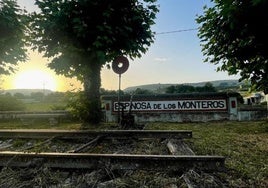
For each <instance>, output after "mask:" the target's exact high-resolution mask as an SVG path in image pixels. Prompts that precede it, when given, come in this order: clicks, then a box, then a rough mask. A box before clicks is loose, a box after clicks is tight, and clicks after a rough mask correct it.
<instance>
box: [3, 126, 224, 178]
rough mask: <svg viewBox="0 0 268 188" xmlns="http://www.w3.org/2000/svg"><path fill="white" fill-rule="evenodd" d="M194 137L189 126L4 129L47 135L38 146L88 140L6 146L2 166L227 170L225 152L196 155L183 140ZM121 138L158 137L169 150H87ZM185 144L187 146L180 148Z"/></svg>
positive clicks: (10, 134)
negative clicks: (56, 147)
mask: <svg viewBox="0 0 268 188" xmlns="http://www.w3.org/2000/svg"><path fill="white" fill-rule="evenodd" d="M190 138H192V131H189V130H180V131H173V130H172V131H171V130H161V131H160V130H158V131H155V130H102V131H67V130H0V139H6V140H7V139H14V140H15V139H45V141H42V142H41V144H40V142H39V145H38V146H40V145H42V144H47V143H49V142H52V143H53V142H54V140H56V139H59V140H63V142H65V141H64V140H65V139H67V140H69V139H70V140H81V139H82V140H86V142H84V141H83V142H82V143H80V142H79V143H80V144H78V145H77V146H76V147H75V149H74V150H71V151H64V152H46V151H45V152H44V151H42V150H40V151H38V152H32V151H28V150H19V151H10V150H4V151H3V149H2V151H0V167H2V168H25V169H29V168H39V167H42V168H43V167H44V168H49V169H57V170H63V171H70V170H71V171H72V170H86V171H88V170H90V171H97V170H99V169H105V170H107V169H109V171H125V170H131V171H133V170H145V171H155V172H160V171H167V172H169V173H175V174H176V173H177V172H180V174H182V173H183V172H187V171H189V170H191V169H197V170H198V171H202V172H219V171H220V172H222V171H224V170H225V158H224V157H223V156H204V155H201V156H200V155H194V153H193V152H192V151H191V149H189V148H188V146H187V145H186V144H185V143H184V142H183V139H190ZM117 139H119V140H122V139H123V140H125V141H120V142H116V143H120V144H122V145H125V144H127V142H130V141H131V142H136V141H138V140H142V141H143V140H145V141H147V140H158V142H159V143H161V144H162V145H163V143H165V144H166V150H167V151H169V152H167V153H166V154H137V153H133V154H130V153H118V152H117V151H112V150H108V151H112V153H108V152H106V153H94V152H91V153H89V152H88V150H84V149H85V148H87V147H88V146H91V145H92V144H93V143H96V142H99V141H102V140H106V142H107V143H106V144H107V145H108V148H109V147H110V146H109V144H112V142H113V140H117ZM109 140H111V141H109ZM159 140H161V142H160V141H159ZM162 140H164V141H162ZM177 141H178V142H177ZM153 142H156V141H152V143H153ZM176 143H177V145H176ZM165 144H164V145H165ZM33 147H34V146H33ZM49 147H50V146H49ZM102 147H103V146H102V145H100V148H101V149H103V148H102ZM127 147H129V146H127ZM157 147H158V146H157ZM160 147H163V146H160ZM178 148H179V149H178ZM181 148H183V150H182V151H180V152H178V150H180V149H181ZM185 148H186V150H185ZM7 149H8V148H7ZM158 149H159V148H158ZM187 150H188V151H189V150H190V152H185V151H187ZM187 181H188V180H187Z"/></svg>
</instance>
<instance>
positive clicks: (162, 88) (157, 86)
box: [124, 80, 241, 92]
mask: <svg viewBox="0 0 268 188" xmlns="http://www.w3.org/2000/svg"><path fill="white" fill-rule="evenodd" d="M208 82H210V83H212V84H213V86H214V87H218V86H220V85H224V86H239V85H241V83H240V82H239V81H238V80H216V81H207V82H197V83H182V84H184V85H191V86H194V87H203V86H204V85H205V84H206V83H208ZM172 85H181V84H176V83H174V84H148V85H140V86H133V87H128V88H126V89H124V91H125V92H132V91H135V90H136V89H137V88H140V89H146V90H150V91H154V92H164V91H165V89H166V88H167V87H169V86H172Z"/></svg>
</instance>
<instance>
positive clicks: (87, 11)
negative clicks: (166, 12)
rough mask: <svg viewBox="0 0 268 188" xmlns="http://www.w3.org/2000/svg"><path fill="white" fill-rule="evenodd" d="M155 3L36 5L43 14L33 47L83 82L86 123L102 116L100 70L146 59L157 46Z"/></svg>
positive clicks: (35, 25)
mask: <svg viewBox="0 0 268 188" xmlns="http://www.w3.org/2000/svg"><path fill="white" fill-rule="evenodd" d="M155 2H156V0H146V1H138V0H124V1H121V0H113V1H107V0H100V1H93V0H77V1H71V0H66V1H62V0H53V1H52V0H37V1H36V4H37V6H38V7H39V8H40V10H41V11H40V13H35V14H33V17H32V22H31V28H32V33H31V43H32V44H33V45H34V49H37V50H38V51H39V52H44V57H48V58H51V59H52V60H51V62H50V63H49V65H48V66H49V67H50V68H52V69H54V70H55V71H56V73H58V74H63V75H65V76H70V77H74V76H75V77H76V78H78V79H79V80H80V81H81V82H82V83H83V84H84V91H85V95H86V96H85V97H86V100H85V101H86V103H85V104H84V105H86V106H87V107H86V108H87V109H84V108H81V110H82V111H83V112H82V113H83V114H85V115H86V114H88V116H87V117H85V119H86V120H87V121H91V118H89V117H90V116H92V122H95V121H96V120H97V117H100V113H101V111H100V93H99V90H100V85H101V81H100V71H101V68H102V67H103V66H104V65H105V64H107V63H108V62H110V61H112V60H113V59H114V58H115V57H117V56H118V55H126V56H128V57H130V58H132V59H133V58H136V57H141V54H143V53H145V52H146V51H147V50H148V47H149V46H150V44H151V43H152V42H153V37H154V33H153V32H152V31H151V29H150V27H151V26H152V25H153V24H154V21H153V20H154V19H155V17H156V13H157V12H158V9H157V6H156V5H155ZM74 105H75V104H74ZM77 105H78V104H77ZM78 106H79V105H78ZM80 107H82V106H80ZM94 114H95V115H96V116H97V117H94ZM83 117H84V115H83Z"/></svg>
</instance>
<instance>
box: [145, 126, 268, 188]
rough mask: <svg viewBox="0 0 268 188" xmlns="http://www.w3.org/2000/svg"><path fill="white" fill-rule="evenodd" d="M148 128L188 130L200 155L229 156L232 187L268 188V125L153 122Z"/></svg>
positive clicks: (193, 146)
mask: <svg viewBox="0 0 268 188" xmlns="http://www.w3.org/2000/svg"><path fill="white" fill-rule="evenodd" d="M146 128H147V129H172V130H175V129H176V130H181V129H187V130H189V129H190V130H192V131H193V138H192V139H189V140H188V143H189V144H190V145H191V147H192V149H193V150H194V151H195V152H196V154H199V155H222V156H225V157H226V167H227V169H228V170H227V173H226V177H225V179H227V180H228V182H229V184H230V186H231V187H268V122H267V121H258V122H232V121H226V122H213V123H211V122H210V123H190V124H189V123H187V124H186V123H176V124H175V123H152V124H149V125H147V126H146Z"/></svg>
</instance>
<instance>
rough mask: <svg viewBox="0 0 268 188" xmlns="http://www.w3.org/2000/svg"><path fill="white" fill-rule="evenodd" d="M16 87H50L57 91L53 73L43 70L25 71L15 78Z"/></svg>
mask: <svg viewBox="0 0 268 188" xmlns="http://www.w3.org/2000/svg"><path fill="white" fill-rule="evenodd" d="M14 87H15V88H16V89H49V90H52V91H56V88H57V84H56V80H55V78H54V77H53V75H50V74H49V73H48V72H45V71H41V70H29V71H24V72H22V73H20V74H18V75H17V76H16V78H15V79H14Z"/></svg>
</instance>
